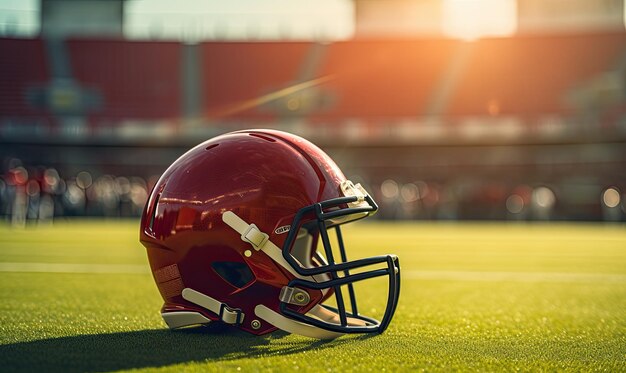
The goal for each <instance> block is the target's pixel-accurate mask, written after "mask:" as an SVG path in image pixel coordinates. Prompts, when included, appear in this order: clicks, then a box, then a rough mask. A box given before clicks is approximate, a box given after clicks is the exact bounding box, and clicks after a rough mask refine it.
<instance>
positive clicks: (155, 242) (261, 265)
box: [140, 130, 345, 334]
mask: <svg viewBox="0 0 626 373" xmlns="http://www.w3.org/2000/svg"><path fill="white" fill-rule="evenodd" d="M344 180H345V176H344V175H343V174H342V172H341V171H340V170H339V168H338V167H337V166H336V165H335V163H334V162H333V161H332V160H331V159H330V158H329V157H328V156H327V155H326V154H325V153H324V152H323V151H321V150H320V149H319V148H317V147H316V146H315V145H313V144H312V143H310V142H309V141H307V140H305V139H302V138H300V137H297V136H295V135H291V134H288V133H285V132H280V131H272V130H249V131H240V132H234V133H229V134H225V135H222V136H219V137H216V138H213V139H210V140H208V141H206V142H204V143H202V144H200V145H198V146H196V147H195V148H193V149H191V150H189V151H188V152H187V153H185V154H184V155H183V156H181V157H180V158H179V159H178V160H177V161H176V162H174V163H173V164H172V165H171V166H170V167H169V168H168V169H167V171H166V172H165V173H164V174H163V176H161V178H160V180H159V181H158V183H157V184H156V186H155V187H154V189H153V191H152V193H151V195H150V198H149V199H148V202H147V204H146V207H145V209H144V213H143V217H142V222H141V232H140V239H141V242H142V243H143V245H144V246H145V247H146V249H147V253H148V258H149V261H150V266H151V269H152V271H153V274H154V272H155V271H158V270H161V269H164V268H166V267H168V266H172V265H174V264H176V265H177V268H178V270H179V272H180V278H177V279H171V278H170V277H168V278H163V277H162V276H160V277H159V278H158V279H157V276H156V275H155V280H157V281H156V282H157V286H158V287H159V291H160V292H161V295H162V296H163V299H164V301H165V304H164V306H163V310H164V311H174V310H193V311H201V312H202V313H203V314H204V315H205V316H206V317H208V318H210V319H212V320H215V319H216V315H215V314H213V313H211V312H209V311H206V310H203V309H201V310H198V307H197V306H196V305H193V304H192V303H189V302H187V301H185V300H184V299H183V298H182V297H181V295H180V291H181V290H182V287H189V288H192V289H195V290H197V291H200V292H202V293H205V294H207V295H210V296H211V297H213V298H216V299H218V300H219V301H221V302H223V303H226V304H227V305H228V306H229V307H231V308H240V309H241V310H242V311H243V312H244V314H245V315H246V317H245V320H244V322H243V324H242V325H241V329H243V330H246V331H248V332H251V333H254V334H263V333H267V332H270V331H273V330H275V328H274V327H272V326H271V325H268V324H267V323H261V325H262V326H261V328H260V329H258V330H254V329H252V328H251V327H250V322H251V321H252V320H254V319H255V316H254V307H255V306H256V305H258V304H264V305H266V306H267V307H269V308H271V309H273V310H275V311H277V312H279V299H278V295H279V293H280V290H281V288H282V287H283V286H285V285H287V283H288V282H289V281H290V280H291V279H292V278H293V275H291V274H290V273H289V272H287V271H286V270H284V269H283V268H281V267H279V266H278V265H277V264H276V263H275V262H274V261H273V260H272V259H270V258H269V257H268V256H267V255H266V254H264V253H263V252H256V251H254V250H253V249H252V246H251V245H250V244H249V243H246V242H243V241H242V240H241V238H240V235H239V234H238V233H237V232H236V231H235V230H233V229H232V228H231V227H229V226H228V225H226V224H225V223H224V222H223V221H222V213H223V212H225V211H233V212H234V213H235V214H237V215H238V216H239V217H240V218H242V219H243V220H245V221H246V222H247V223H254V224H256V225H257V226H258V227H259V229H260V230H261V231H263V232H265V233H267V234H269V236H270V237H269V238H270V240H271V241H272V242H273V243H274V244H276V245H277V246H278V247H282V244H283V242H284V240H285V238H286V237H287V234H285V233H284V232H282V233H275V230H276V228H278V227H281V226H284V225H289V224H290V223H291V221H292V219H293V216H294V215H295V213H296V212H297V211H298V210H299V209H301V208H303V207H306V206H309V205H311V204H314V203H316V202H320V201H323V200H327V199H331V198H336V197H340V196H341V195H342V194H341V191H340V183H341V182H342V181H344ZM279 232H280V231H279ZM246 250H251V251H252V252H253V254H252V256H251V257H246V256H245V255H244V251H246ZM214 261H231V262H243V263H246V264H247V265H248V267H249V268H250V269H251V270H252V272H253V274H254V276H255V279H254V280H253V281H252V282H250V283H248V284H247V285H245V286H244V287H243V288H241V289H239V288H236V287H234V286H232V285H231V284H229V283H228V282H226V281H225V280H224V279H222V277H220V276H219V275H218V274H217V273H216V272H215V271H214V270H213V269H212V268H211V263H213V262H214ZM181 281H182V284H181V283H180V282H181ZM309 295H310V297H311V302H310V303H309V305H308V306H307V308H303V309H302V310H300V311H301V312H306V311H307V310H308V308H310V307H312V306H313V305H315V304H317V303H319V301H320V300H321V298H322V294H321V292H320V291H318V290H309Z"/></svg>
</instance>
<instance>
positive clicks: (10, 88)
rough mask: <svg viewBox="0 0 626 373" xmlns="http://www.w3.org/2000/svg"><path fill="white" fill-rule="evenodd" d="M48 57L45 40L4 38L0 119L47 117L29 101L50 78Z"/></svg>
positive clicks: (0, 53)
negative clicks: (35, 91)
mask: <svg viewBox="0 0 626 373" xmlns="http://www.w3.org/2000/svg"><path fill="white" fill-rule="evenodd" d="M45 57H46V56H45V47H44V43H43V41H42V40H41V39H9V38H0V118H7V117H18V116H19V117H29V118H30V117H41V116H45V115H46V112H45V110H44V108H43V106H41V105H40V106H38V105H37V104H36V102H33V101H34V100H31V99H29V96H31V95H32V93H33V90H36V89H37V88H40V87H42V86H43V85H44V84H46V83H47V82H48V80H49V79H50V75H49V72H48V68H47V65H46V58H45Z"/></svg>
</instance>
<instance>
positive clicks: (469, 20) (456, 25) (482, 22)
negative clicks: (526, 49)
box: [443, 0, 517, 40]
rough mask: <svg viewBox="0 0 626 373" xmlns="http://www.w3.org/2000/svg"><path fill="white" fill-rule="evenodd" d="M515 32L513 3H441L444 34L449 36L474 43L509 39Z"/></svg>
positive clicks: (491, 0) (492, 0)
mask: <svg viewBox="0 0 626 373" xmlns="http://www.w3.org/2000/svg"><path fill="white" fill-rule="evenodd" d="M516 29H517V2H516V1H515V0H444V1H443V32H444V33H445V34H446V35H448V36H451V37H454V38H460V39H465V40H476V39H479V38H481V37H485V36H509V35H512V34H513V33H514V32H515V30H516Z"/></svg>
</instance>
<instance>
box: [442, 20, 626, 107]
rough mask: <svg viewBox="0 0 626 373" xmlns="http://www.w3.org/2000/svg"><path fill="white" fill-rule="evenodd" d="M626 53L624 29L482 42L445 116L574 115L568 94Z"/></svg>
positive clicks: (475, 50) (473, 47)
mask: <svg viewBox="0 0 626 373" xmlns="http://www.w3.org/2000/svg"><path fill="white" fill-rule="evenodd" d="M625 52H626V33H623V32H620V33H603V34H584V35H583V34H580V35H572V34H565V35H530V36H516V37H512V38H499V39H484V40H479V41H477V42H475V43H473V46H472V50H471V53H470V56H469V58H468V61H467V65H466V69H465V71H464V73H463V74H462V78H461V79H460V81H459V82H458V86H457V89H456V90H455V93H454V96H453V99H452V101H451V102H450V107H449V110H448V111H447V114H449V115H452V116H462V115H496V114H505V115H507V114H508V115H516V116H520V117H533V116H534V117H536V116H537V115H547V114H560V115H568V114H571V113H572V110H573V108H572V106H571V105H570V104H568V101H567V94H568V92H571V90H572V89H575V88H576V87H577V86H579V85H581V84H584V83H585V81H586V80H588V79H590V78H593V77H594V75H597V74H600V73H602V72H604V71H607V70H610V69H613V68H616V67H617V64H618V63H619V62H620V58H623V57H624V53H625Z"/></svg>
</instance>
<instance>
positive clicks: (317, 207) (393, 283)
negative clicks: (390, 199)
mask: <svg viewBox="0 0 626 373" xmlns="http://www.w3.org/2000/svg"><path fill="white" fill-rule="evenodd" d="M363 201H364V202H366V203H367V206H363V205H364V204H363V203H359V207H348V208H343V209H341V208H340V209H339V210H334V211H328V212H325V211H324V210H326V209H330V208H336V207H341V206H342V205H349V204H354V203H357V202H363ZM377 209H378V206H377V205H376V203H375V202H374V200H373V199H372V198H371V197H370V196H369V195H365V196H364V198H363V199H362V201H360V199H359V198H358V197H357V196H349V197H340V198H334V199H330V200H327V201H323V202H320V203H317V204H314V205H311V206H308V207H304V208H302V209H301V210H300V211H298V213H297V214H296V216H295V217H294V220H293V223H292V225H291V229H290V231H289V235H288V236H287V239H286V240H285V243H284V245H283V249H282V254H283V257H284V258H285V260H286V261H287V262H288V263H289V264H290V265H291V266H292V267H293V269H294V270H295V271H296V272H297V273H299V274H301V275H303V276H312V275H318V274H329V275H330V280H328V281H323V282H312V281H308V280H304V279H294V280H291V281H290V282H289V285H288V286H290V287H300V288H309V289H316V290H322V289H327V288H333V289H334V293H335V298H336V303H337V308H333V307H330V306H326V305H321V306H322V307H324V308H326V309H328V310H330V311H332V312H334V313H336V314H337V315H339V319H340V324H335V323H330V322H326V321H322V320H320V319H318V318H314V317H311V316H307V315H304V314H301V313H298V312H296V311H294V310H292V309H290V308H288V306H287V303H285V302H281V304H280V310H281V312H282V313H283V314H285V315H288V316H290V317H292V318H293V319H296V320H298V321H301V322H304V323H306V324H310V325H313V326H316V327H319V328H322V329H325V330H330V331H335V332H341V333H382V332H383V331H384V330H385V329H386V328H387V326H388V325H389V322H390V321H391V318H392V316H393V314H394V312H395V309H396V306H397V304H398V298H399V295H400V263H399V260H398V257H396V256H395V255H381V256H375V257H369V258H364V259H359V260H354V261H351V262H348V261H347V255H346V251H345V246H344V243H343V236H342V234H341V228H340V227H339V225H335V226H334V229H335V231H336V233H337V241H338V244H339V253H340V256H341V260H342V262H343V263H339V264H336V263H335V259H334V256H333V252H332V247H331V244H330V239H329V237H328V232H327V231H326V230H327V227H328V225H329V223H331V224H332V219H334V218H338V217H345V216H348V215H352V214H363V213H365V214H363V216H362V217H366V216H368V215H369V214H370V213H373V212H375V211H376V210H377ZM312 213H314V214H315V216H316V218H317V226H318V230H319V234H320V237H321V239H322V244H323V246H324V251H325V254H326V259H327V261H328V265H324V266H320V267H315V268H305V267H302V266H301V264H300V263H299V262H298V261H297V260H296V259H295V258H294V257H293V256H292V255H291V253H290V249H291V247H292V245H293V243H294V240H295V239H296V236H297V231H298V228H299V227H300V223H301V221H302V220H303V217H304V216H310V214H312ZM381 263H384V264H386V268H382V269H375V270H370V271H365V272H361V273H358V274H354V275H351V274H350V270H351V269H360V268H363V267H366V266H370V265H375V264H381ZM339 271H343V274H344V276H343V277H340V276H338V274H337V272H339ZM379 276H388V277H389V284H388V297H387V305H386V308H385V313H384V316H383V318H382V320H381V321H378V320H376V319H373V318H370V317H367V316H363V315H359V314H358V308H357V301H356V295H355V292H354V287H353V283H354V282H356V281H362V280H366V279H370V278H374V277H379ZM344 285H345V286H347V288H348V296H349V299H350V306H351V311H352V312H351V313H348V312H346V306H345V301H344V297H343V292H342V289H341V286H344ZM348 318H352V319H357V320H361V321H363V322H364V323H365V325H364V326H355V325H349V321H348Z"/></svg>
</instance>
